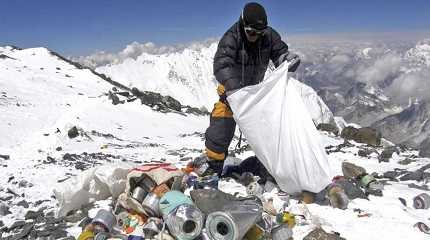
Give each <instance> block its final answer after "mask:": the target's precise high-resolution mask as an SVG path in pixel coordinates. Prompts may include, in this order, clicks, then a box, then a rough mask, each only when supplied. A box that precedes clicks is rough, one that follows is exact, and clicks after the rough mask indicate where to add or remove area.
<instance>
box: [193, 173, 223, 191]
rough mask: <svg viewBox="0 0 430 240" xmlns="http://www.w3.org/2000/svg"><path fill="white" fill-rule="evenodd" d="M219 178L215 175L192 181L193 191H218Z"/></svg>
mask: <svg viewBox="0 0 430 240" xmlns="http://www.w3.org/2000/svg"><path fill="white" fill-rule="evenodd" d="M218 182H219V177H218V176H217V175H212V176H205V177H200V178H197V179H195V180H194V184H193V186H194V189H218Z"/></svg>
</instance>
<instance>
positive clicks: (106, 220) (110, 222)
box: [91, 209, 117, 232]
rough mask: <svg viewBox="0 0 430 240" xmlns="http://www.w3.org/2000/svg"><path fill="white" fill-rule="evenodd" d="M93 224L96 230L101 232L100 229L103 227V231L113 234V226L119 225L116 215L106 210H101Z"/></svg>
mask: <svg viewBox="0 0 430 240" xmlns="http://www.w3.org/2000/svg"><path fill="white" fill-rule="evenodd" d="M91 223H92V224H93V225H94V227H95V230H99V227H102V228H103V229H101V230H104V231H105V232H112V229H113V226H114V225H116V224H117V222H116V217H115V215H113V213H111V212H110V211H108V210H105V209H100V210H99V211H98V212H97V214H96V216H95V217H94V218H93V220H92V221H91ZM95 232H97V231H95Z"/></svg>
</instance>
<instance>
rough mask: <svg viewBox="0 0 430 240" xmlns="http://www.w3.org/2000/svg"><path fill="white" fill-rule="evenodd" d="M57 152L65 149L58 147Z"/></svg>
mask: <svg viewBox="0 0 430 240" xmlns="http://www.w3.org/2000/svg"><path fill="white" fill-rule="evenodd" d="M55 150H56V151H62V150H63V148H62V147H57V148H55Z"/></svg>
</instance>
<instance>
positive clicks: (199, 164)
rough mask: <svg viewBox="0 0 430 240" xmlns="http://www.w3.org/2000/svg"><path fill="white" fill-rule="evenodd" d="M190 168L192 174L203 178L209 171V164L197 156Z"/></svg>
mask: <svg viewBox="0 0 430 240" xmlns="http://www.w3.org/2000/svg"><path fill="white" fill-rule="evenodd" d="M192 166H193V170H194V172H195V173H197V175H199V176H204V175H205V174H206V172H207V170H208V169H209V163H208V162H207V159H206V157H203V156H199V157H197V158H196V159H194V161H193V163H192Z"/></svg>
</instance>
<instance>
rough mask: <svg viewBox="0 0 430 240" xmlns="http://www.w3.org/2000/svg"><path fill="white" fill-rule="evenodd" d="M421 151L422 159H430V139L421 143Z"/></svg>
mask: <svg viewBox="0 0 430 240" xmlns="http://www.w3.org/2000/svg"><path fill="white" fill-rule="evenodd" d="M419 150H420V153H419V155H420V157H428V158H430V137H428V138H427V139H426V140H424V141H423V142H421V144H420V146H419Z"/></svg>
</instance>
